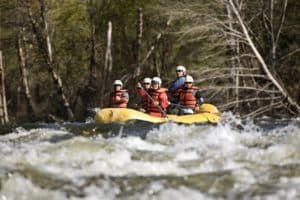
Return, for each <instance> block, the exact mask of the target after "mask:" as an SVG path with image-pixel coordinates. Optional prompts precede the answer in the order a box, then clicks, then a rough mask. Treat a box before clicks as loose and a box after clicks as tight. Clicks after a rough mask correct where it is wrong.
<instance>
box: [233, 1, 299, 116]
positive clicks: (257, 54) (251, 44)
mask: <svg viewBox="0 0 300 200" xmlns="http://www.w3.org/2000/svg"><path fill="white" fill-rule="evenodd" d="M229 4H230V6H231V9H232V11H233V12H234V14H235V15H236V17H237V19H238V21H239V25H240V26H241V28H242V30H243V33H244V35H245V38H246V40H247V41H248V43H249V46H250V47H251V49H252V51H253V53H254V54H255V56H256V57H257V59H258V61H259V62H260V64H261V67H262V69H263V71H264V72H265V73H266V75H267V76H268V78H269V79H270V80H271V82H272V83H273V84H274V85H275V87H276V88H277V89H278V90H279V91H280V92H281V93H282V95H283V96H284V97H285V98H286V100H287V102H288V103H289V104H290V105H291V106H292V107H293V109H294V110H295V111H296V112H297V114H300V106H299V105H298V104H297V103H296V102H295V101H294V100H293V99H292V98H291V97H290V96H289V94H288V93H287V92H286V90H285V89H284V88H283V87H282V86H281V85H280V84H279V83H278V81H277V80H276V79H275V78H274V76H273V75H272V73H271V72H270V70H269V69H268V66H267V64H266V63H265V61H264V59H263V58H262V56H261V54H260V53H259V52H258V50H257V48H256V46H255V44H254V43H253V41H252V39H251V37H250V35H249V32H248V29H247V27H246V25H245V22H244V21H243V19H242V17H241V15H240V13H239V11H238V9H237V8H236V6H235V4H234V3H233V0H229Z"/></svg>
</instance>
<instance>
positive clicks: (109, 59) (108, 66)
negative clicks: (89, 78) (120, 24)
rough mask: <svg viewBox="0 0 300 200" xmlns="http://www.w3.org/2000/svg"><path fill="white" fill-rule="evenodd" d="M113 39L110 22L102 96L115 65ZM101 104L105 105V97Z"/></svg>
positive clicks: (109, 23) (103, 71)
mask: <svg viewBox="0 0 300 200" xmlns="http://www.w3.org/2000/svg"><path fill="white" fill-rule="evenodd" d="M111 40H112V23H111V22H110V21H109V22H108V29H107V41H106V52H105V63H104V67H103V70H102V76H101V77H102V81H101V83H102V84H101V97H103V96H104V93H105V89H106V87H107V85H108V84H109V78H108V77H109V76H110V74H111V71H112V67H113V63H112V62H113V59H112V54H111ZM100 104H101V106H102V105H103V98H101V100H100Z"/></svg>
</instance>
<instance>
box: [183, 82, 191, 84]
mask: <svg viewBox="0 0 300 200" xmlns="http://www.w3.org/2000/svg"><path fill="white" fill-rule="evenodd" d="M184 84H192V82H184Z"/></svg>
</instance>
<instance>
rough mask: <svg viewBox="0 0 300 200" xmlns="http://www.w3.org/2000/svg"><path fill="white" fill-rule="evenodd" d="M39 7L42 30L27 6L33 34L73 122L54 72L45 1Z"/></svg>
mask: <svg viewBox="0 0 300 200" xmlns="http://www.w3.org/2000/svg"><path fill="white" fill-rule="evenodd" d="M39 5H40V18H41V26H42V30H40V29H39V24H38V22H37V21H36V20H35V18H34V16H33V13H32V10H31V7H30V5H27V8H28V14H29V19H30V22H31V25H32V29H33V32H34V34H35V36H36V39H37V43H38V47H39V50H40V52H41V54H42V56H43V58H44V60H45V63H46V67H47V69H48V71H49V73H50V74H51V76H52V79H53V82H54V84H55V86H56V88H57V93H58V95H59V96H60V99H61V101H62V103H63V106H64V108H65V109H66V113H67V116H68V119H69V120H72V119H73V118H74V115H73V112H72V109H71V108H70V104H69V101H68V98H67V97H66V95H65V93H64V91H63V86H62V81H61V78H60V77H59V76H58V74H57V73H56V72H55V70H54V65H55V63H54V61H53V53H52V44H51V40H50V34H49V28H48V22H47V20H46V8H45V2H44V0H39Z"/></svg>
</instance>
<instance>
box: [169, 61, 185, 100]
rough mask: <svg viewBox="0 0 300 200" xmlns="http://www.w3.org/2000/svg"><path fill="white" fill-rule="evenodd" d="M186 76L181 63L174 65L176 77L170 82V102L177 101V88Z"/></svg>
mask: <svg viewBox="0 0 300 200" xmlns="http://www.w3.org/2000/svg"><path fill="white" fill-rule="evenodd" d="M185 77H186V68H185V67H184V66H182V65H179V66H177V67H176V79H175V80H174V81H173V82H172V83H171V85H170V87H169V88H168V89H169V94H170V100H171V102H172V103H178V101H179V96H178V90H179V89H180V88H182V87H183V86H184V81H185Z"/></svg>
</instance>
